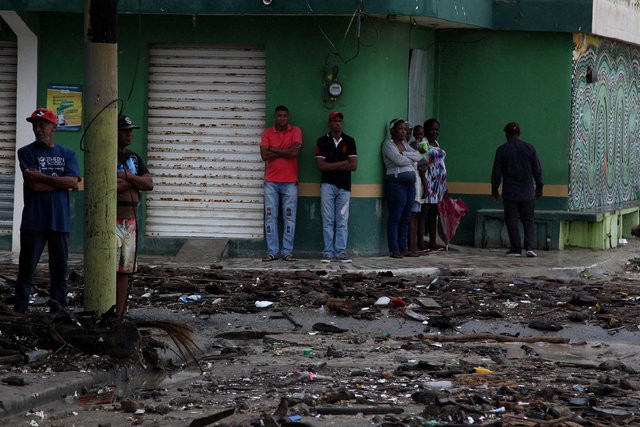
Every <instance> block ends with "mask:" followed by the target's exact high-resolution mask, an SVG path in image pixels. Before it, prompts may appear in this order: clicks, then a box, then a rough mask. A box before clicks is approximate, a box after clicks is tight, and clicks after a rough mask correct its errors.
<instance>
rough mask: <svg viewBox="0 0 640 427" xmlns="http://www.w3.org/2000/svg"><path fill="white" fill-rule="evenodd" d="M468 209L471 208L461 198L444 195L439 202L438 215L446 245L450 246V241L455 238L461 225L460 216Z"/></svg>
mask: <svg viewBox="0 0 640 427" xmlns="http://www.w3.org/2000/svg"><path fill="white" fill-rule="evenodd" d="M468 210H469V208H468V207H467V205H466V203H465V202H463V201H462V200H461V199H452V198H451V197H444V198H443V199H442V200H441V201H440V203H438V217H439V219H440V228H441V230H442V240H443V241H444V243H445V245H447V246H448V245H449V242H451V240H452V239H453V236H454V235H455V234H456V230H457V229H458V226H459V225H460V218H462V217H463V216H464V214H466V213H467V211H468Z"/></svg>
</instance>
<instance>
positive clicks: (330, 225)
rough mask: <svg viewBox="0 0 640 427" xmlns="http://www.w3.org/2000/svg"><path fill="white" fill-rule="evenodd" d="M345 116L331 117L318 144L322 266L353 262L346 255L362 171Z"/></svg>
mask: <svg viewBox="0 0 640 427" xmlns="http://www.w3.org/2000/svg"><path fill="white" fill-rule="evenodd" d="M343 124H344V116H343V115H342V113H340V112H338V111H334V112H332V113H329V132H328V133H327V134H326V135H323V136H321V137H320V138H318V142H317V143H316V165H317V166H318V169H320V172H321V180H320V212H321V214H322V237H323V240H324V248H323V249H322V262H331V260H332V259H334V258H335V259H336V260H338V261H341V262H351V259H350V258H349V257H348V256H347V254H346V249H347V238H348V235H349V201H350V199H351V172H353V171H355V170H356V168H357V167H358V153H357V151H356V141H355V140H354V139H353V138H352V137H350V136H349V135H347V134H345V133H343V132H342V125H343Z"/></svg>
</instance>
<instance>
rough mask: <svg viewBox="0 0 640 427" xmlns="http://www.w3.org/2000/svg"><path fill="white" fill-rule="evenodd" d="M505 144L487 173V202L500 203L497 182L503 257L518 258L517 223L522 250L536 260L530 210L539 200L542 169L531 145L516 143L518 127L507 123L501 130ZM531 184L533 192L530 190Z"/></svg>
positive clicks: (518, 140) (500, 148)
mask: <svg viewBox="0 0 640 427" xmlns="http://www.w3.org/2000/svg"><path fill="white" fill-rule="evenodd" d="M504 134H505V136H506V138H507V142H506V143H505V144H502V145H501V146H499V147H498V149H497V150H496V156H495V158H494V160H493V171H492V173H491V199H492V200H493V201H494V202H497V201H498V200H500V193H499V192H498V188H499V187H500V181H502V199H503V204H504V221H505V224H506V226H507V232H508V234H509V242H510V244H511V248H510V249H509V252H507V256H520V255H521V252H522V240H521V239H520V230H519V229H518V221H521V222H522V226H523V228H524V249H525V251H526V255H527V256H528V257H536V256H538V255H537V254H536V252H535V248H536V237H535V224H534V220H533V217H534V210H535V203H536V199H537V198H539V197H542V187H543V186H544V184H543V183H542V168H541V166H540V160H539V159H538V155H537V154H536V149H535V148H534V147H533V145H531V144H529V143H527V142H525V141H523V140H521V139H520V125H519V124H518V123H516V122H510V123H507V124H506V125H505V127H504ZM533 181H535V189H534V187H533Z"/></svg>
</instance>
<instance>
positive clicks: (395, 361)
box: [0, 259, 640, 426]
mask: <svg viewBox="0 0 640 427" xmlns="http://www.w3.org/2000/svg"><path fill="white" fill-rule="evenodd" d="M639 265H640V260H638V259H632V260H629V262H628V263H627V268H626V271H620V274H619V275H615V274H614V275H610V276H609V277H607V278H604V279H603V278H581V279H554V278H550V277H530V278H522V277H520V278H509V277H508V276H506V275H491V274H484V275H481V276H468V275H467V273H465V272H463V271H459V272H456V271H448V272H446V271H445V272H444V274H442V275H439V276H437V277H416V276H401V277H398V276H394V275H393V274H391V273H376V274H373V273H371V274H361V273H344V274H340V273H327V272H325V271H304V272H265V271H226V270H224V269H215V268H203V269H196V268H188V269H172V268H162V267H155V268H152V267H143V268H142V269H141V271H140V273H139V274H138V275H136V278H135V282H134V284H133V286H132V292H131V305H130V312H129V314H128V315H127V321H128V322H129V323H131V324H135V325H137V329H138V330H139V332H140V333H141V337H142V338H140V339H139V340H138V339H136V340H135V347H136V352H135V354H133V355H131V357H119V358H116V357H109V356H102V357H96V356H94V355H92V354H89V353H90V352H86V351H85V352H81V351H78V349H77V348H76V347H74V346H71V345H62V346H59V347H56V348H51V349H50V350H51V351H52V353H50V354H48V355H47V356H46V357H44V358H42V359H38V360H37V361H35V362H31V363H26V362H25V359H24V358H23V359H21V360H20V361H17V360H16V361H13V362H12V363H3V364H1V365H0V378H1V379H2V381H3V382H2V383H0V396H2V394H3V393H7V392H8V390H10V388H11V387H21V386H20V385H12V384H10V382H11V381H9V383H8V382H7V381H6V380H7V379H12V380H13V382H19V381H18V380H16V378H21V377H22V378H23V379H25V380H26V381H29V380H32V379H33V378H38V379H39V380H40V381H58V377H59V375H60V374H59V373H60V372H65V371H66V370H67V371H68V370H78V371H83V370H84V371H91V370H100V371H108V372H113V375H110V376H109V377H108V380H106V381H104V382H102V383H100V384H96V385H95V386H91V387H84V388H81V389H78V390H76V391H75V393H72V394H68V395H66V396H60V399H57V400H56V401H53V402H50V403H47V404H45V405H42V406H40V407H34V408H33V409H32V410H31V411H28V412H21V413H18V414H13V415H11V416H5V417H4V418H0V425H11V426H23V425H24V426H126V425H145V426H187V425H192V426H205V425H217V426H294V425H297V426H369V425H378V426H424V425H448V426H455V425H471V424H473V425H485V426H487V425H491V426H494V425H495V426H498V425H505V426H544V425H555V426H577V425H581V426H584V425H586V426H604V425H607V426H610V425H640V374H639V373H638V372H640V354H639V353H638V351H637V348H638V347H637V346H638V344H640V333H639V331H638V324H639V320H638V319H640V316H639V314H640V307H639V306H638V299H639V298H640V288H639V287H638V281H637V280H636V277H637V276H638V266H639ZM15 268H16V267H15V266H14V265H6V266H3V269H2V271H3V273H2V274H0V293H2V296H3V298H6V297H8V296H9V295H10V293H11V291H12V287H13V280H14V278H15ZM82 274H83V272H82V270H78V269H76V270H75V271H74V272H73V273H72V275H71V278H72V282H73V289H72V295H73V297H74V298H73V299H72V300H71V312H72V313H77V314H78V316H80V313H79V311H80V301H81V297H82ZM39 277H40V278H39V283H37V286H36V290H37V291H38V292H37V296H36V297H35V299H34V304H33V308H34V315H33V316H32V318H34V319H39V320H38V321H44V320H43V319H45V318H46V316H45V315H44V314H42V315H41V316H43V317H39V315H38V313H39V312H42V313H44V312H46V309H45V305H44V304H45V303H46V286H45V283H46V279H45V277H46V272H45V271H41V272H40V275H39ZM9 317H10V314H9V313H4V314H1V315H0V321H2V319H4V320H5V321H6V319H7V318H9ZM12 320H15V319H12ZM72 320H73V319H72ZM159 320H163V321H166V320H169V321H175V322H183V323H185V324H187V325H190V326H191V327H192V328H193V330H192V332H191V337H192V339H193V343H194V344H195V346H196V347H193V348H194V353H193V354H192V355H189V354H188V351H186V352H185V351H184V350H185V349H184V348H181V347H180V346H176V345H175V343H174V342H173V341H172V340H171V339H170V338H169V337H168V336H167V334H166V333H165V332H164V331H163V330H162V329H159V328H155V327H148V326H149V325H151V326H152V325H153V322H157V321H159ZM23 321H25V322H27V321H29V320H28V319H23ZM33 321H35V320H33ZM65 321H66V322H67V324H69V319H58V320H55V321H51V322H50V323H47V325H53V326H51V327H52V328H53V330H56V322H65ZM82 323H84V321H83V322H82ZM6 324H7V323H4V325H6ZM143 325H144V326H143ZM106 327H107V328H108V327H109V326H108V325H107V326H106ZM6 329H7V328H6V327H5V328H4V329H3V330H2V335H1V336H0V342H1V343H2V344H3V346H4V347H3V348H4V349H8V348H10V347H11V345H14V348H15V346H16V345H18V344H19V348H20V349H21V351H22V354H23V355H24V354H26V353H29V352H30V351H32V350H35V349H36V348H42V347H43V345H42V343H43V342H44V341H47V340H45V339H44V338H42V337H35V336H31V337H29V336H17V335H16V334H12V333H11V331H9V330H6ZM47 342H48V343H49V345H50V346H51V344H50V341H47ZM150 343H151V344H153V345H150ZM162 343H164V344H165V345H166V348H165V349H162V348H160V345H161V344H162ZM143 347H144V348H145V349H146V350H145V352H143ZM149 348H155V349H157V352H156V353H154V354H157V355H158V356H159V358H158V359H155V358H154V354H152V355H151V356H150V354H149ZM180 349H182V350H183V351H182V352H180V351H179V350H180ZM143 353H144V354H143ZM193 356H195V357H193Z"/></svg>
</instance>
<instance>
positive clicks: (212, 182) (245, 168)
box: [146, 45, 265, 238]
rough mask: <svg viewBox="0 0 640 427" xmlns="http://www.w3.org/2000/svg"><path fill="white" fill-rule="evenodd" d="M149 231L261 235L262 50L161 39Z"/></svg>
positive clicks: (155, 73)
mask: <svg viewBox="0 0 640 427" xmlns="http://www.w3.org/2000/svg"><path fill="white" fill-rule="evenodd" d="M148 114H149V121H148V153H147V163H148V166H149V170H150V171H151V173H152V174H153V180H154V184H155V186H154V189H153V191H150V192H148V193H147V220H146V234H147V235H152V236H163V237H185V236H194V237H219V238H261V237H262V236H263V189H262V181H263V176H264V162H263V161H262V160H261V158H260V149H259V145H260V133H261V132H262V128H263V127H264V122H265V55H264V50H263V49H258V48H244V47H219V46H202V45H154V46H152V47H151V50H150V55H149V106H148Z"/></svg>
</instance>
